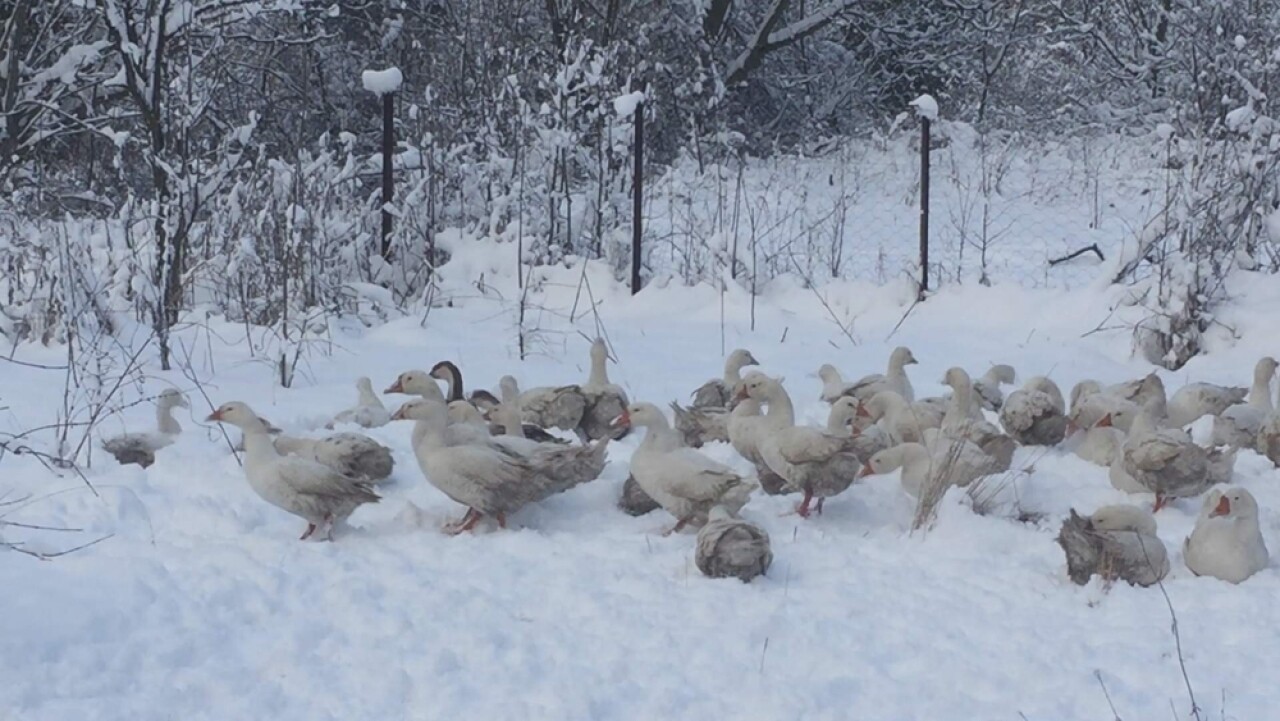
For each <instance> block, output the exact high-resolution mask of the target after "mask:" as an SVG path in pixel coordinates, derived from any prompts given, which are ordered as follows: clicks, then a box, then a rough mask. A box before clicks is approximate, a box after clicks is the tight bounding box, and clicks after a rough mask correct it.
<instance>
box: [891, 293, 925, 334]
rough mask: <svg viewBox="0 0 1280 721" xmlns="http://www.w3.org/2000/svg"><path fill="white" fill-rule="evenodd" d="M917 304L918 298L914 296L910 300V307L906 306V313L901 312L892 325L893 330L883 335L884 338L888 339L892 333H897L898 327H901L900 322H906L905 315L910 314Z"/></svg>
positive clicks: (918, 302) (918, 303)
mask: <svg viewBox="0 0 1280 721" xmlns="http://www.w3.org/2000/svg"><path fill="white" fill-rule="evenodd" d="M918 305H920V299H919V298H916V299H915V300H914V301H912V303H911V307H910V308H907V312H906V313H903V314H902V317H901V318H899V319H898V322H897V324H895V325H894V326H893V330H891V331H889V335H887V336H885V337H884V339H885V340H886V341H888V340H889V339H890V338H892V337H893V334H894V333H897V332H898V329H899V328H901V327H902V324H903V323H906V322H907V316H909V315H911V311H913V310H915V309H916V306H918Z"/></svg>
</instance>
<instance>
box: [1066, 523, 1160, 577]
mask: <svg viewBox="0 0 1280 721" xmlns="http://www.w3.org/2000/svg"><path fill="white" fill-rule="evenodd" d="M1058 545H1060V546H1062V550H1063V551H1064V552H1065V553H1066V555H1067V574H1068V575H1069V576H1070V577H1071V580H1072V581H1074V582H1075V583H1077V584H1079V585H1081V586H1083V585H1084V584H1086V583H1088V582H1089V579H1090V578H1091V577H1093V576H1095V575H1097V576H1101V577H1102V578H1103V579H1105V580H1108V581H1111V580H1114V579H1116V578H1121V579H1124V580H1125V581H1128V582H1129V583H1131V584H1134V585H1138V586H1150V585H1153V584H1155V583H1156V582H1158V581H1160V580H1161V579H1163V578H1164V577H1165V576H1166V575H1168V573H1169V553H1168V551H1167V550H1166V549H1165V547H1164V542H1163V541H1161V540H1160V538H1159V537H1158V536H1157V535H1156V519H1155V517H1154V516H1152V515H1151V514H1150V513H1149V512H1147V511H1146V510H1143V509H1141V508H1138V507H1137V506H1127V505H1116V506H1103V507H1102V508H1099V509H1098V510H1096V511H1094V512H1093V515H1091V516H1087V517H1081V516H1080V515H1078V514H1077V513H1076V511H1075V509H1071V517H1070V518H1068V519H1067V520H1066V521H1063V523H1062V529H1061V530H1060V531H1059V532H1058Z"/></svg>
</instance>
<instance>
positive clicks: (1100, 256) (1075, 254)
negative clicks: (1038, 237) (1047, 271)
mask: <svg viewBox="0 0 1280 721" xmlns="http://www.w3.org/2000/svg"><path fill="white" fill-rule="evenodd" d="M1089 252H1093V253H1097V254H1098V260H1106V259H1107V256H1105V255H1103V254H1102V249H1101V248H1099V247H1098V244H1097V243H1094V244H1093V245H1089V246H1086V247H1084V248H1081V249H1079V250H1077V251H1074V252H1072V253H1068V254H1067V255H1064V256H1062V257H1061V258H1053V259H1052V260H1050V261H1049V265H1051V266H1053V265H1057V264H1059V263H1065V262H1067V261H1068V260H1073V259H1075V258H1079V257H1080V256H1082V255H1084V254H1085V253H1089Z"/></svg>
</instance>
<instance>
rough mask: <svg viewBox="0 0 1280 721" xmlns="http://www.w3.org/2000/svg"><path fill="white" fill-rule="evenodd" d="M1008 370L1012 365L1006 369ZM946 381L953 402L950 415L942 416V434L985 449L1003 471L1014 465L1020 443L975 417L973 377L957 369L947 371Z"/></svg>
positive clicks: (949, 411)
mask: <svg viewBox="0 0 1280 721" xmlns="http://www.w3.org/2000/svg"><path fill="white" fill-rule="evenodd" d="M1005 367H1008V366H1005ZM942 382H943V383H945V384H947V385H949V386H951V399H950V400H949V401H948V405H947V412H946V414H945V415H944V416H943V417H942V425H941V426H940V429H941V431H942V432H943V433H944V434H946V435H948V436H951V437H954V438H963V439H965V440H967V441H969V442H971V443H973V444H974V445H976V446H978V447H979V448H981V449H982V450H983V451H984V452H985V453H986V454H987V455H988V456H990V457H991V459H992V461H993V462H994V463H995V467H996V468H997V469H999V470H1002V471H1007V470H1009V467H1010V466H1012V465H1013V453H1014V451H1015V450H1017V447H1018V444H1017V442H1015V441H1014V440H1013V438H1011V437H1010V436H1008V435H1006V434H1004V433H1002V432H1001V431H1000V429H999V428H997V427H996V426H995V425H994V424H992V423H990V422H989V421H987V420H986V419H985V418H983V417H982V413H981V411H979V412H978V417H977V418H974V417H973V410H974V409H975V408H976V407H977V403H975V400H974V390H973V384H972V382H971V381H970V379H969V374H968V373H967V372H965V370H964V369H963V368H960V367H958V366H957V367H954V368H950V369H948V370H947V372H946V374H945V375H944V376H943V378H942Z"/></svg>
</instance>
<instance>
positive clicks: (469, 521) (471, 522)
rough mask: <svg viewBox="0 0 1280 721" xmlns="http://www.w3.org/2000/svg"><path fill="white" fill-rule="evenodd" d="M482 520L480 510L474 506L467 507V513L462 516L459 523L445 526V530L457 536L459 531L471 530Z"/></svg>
mask: <svg viewBox="0 0 1280 721" xmlns="http://www.w3.org/2000/svg"><path fill="white" fill-rule="evenodd" d="M479 522H480V512H479V511H477V510H476V509H474V508H468V509H467V515H465V516H463V517H462V520H461V521H458V522H457V523H450V524H448V525H446V526H445V527H444V532H445V533H447V534H449V535H450V536H456V535H458V534H459V533H464V532H466V531H470V530H471V529H473V528H475V527H476V524H477V523H479Z"/></svg>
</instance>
